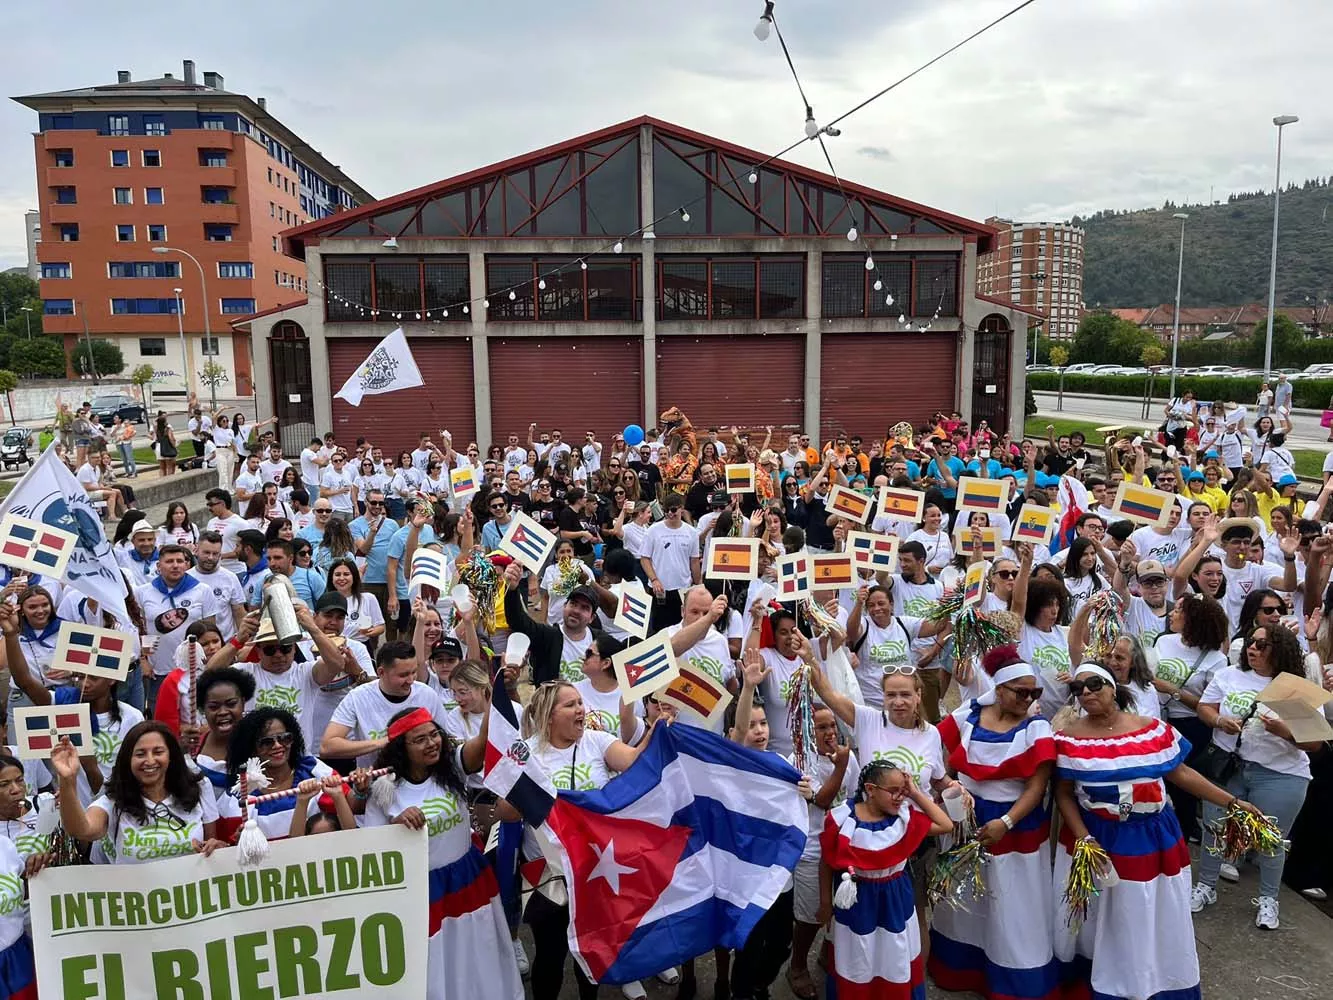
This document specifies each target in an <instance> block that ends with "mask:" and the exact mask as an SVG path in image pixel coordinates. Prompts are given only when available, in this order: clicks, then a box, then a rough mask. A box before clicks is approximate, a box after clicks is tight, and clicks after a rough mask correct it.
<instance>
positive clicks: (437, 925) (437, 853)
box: [364, 708, 523, 1000]
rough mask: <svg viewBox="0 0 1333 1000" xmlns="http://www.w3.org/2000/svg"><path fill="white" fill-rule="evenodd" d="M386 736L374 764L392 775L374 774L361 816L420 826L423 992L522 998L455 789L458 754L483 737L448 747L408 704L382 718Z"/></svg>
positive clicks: (431, 999) (424, 715)
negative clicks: (425, 894) (426, 904)
mask: <svg viewBox="0 0 1333 1000" xmlns="http://www.w3.org/2000/svg"><path fill="white" fill-rule="evenodd" d="M388 738H389V742H388V745H387V746H385V748H384V749H383V750H382V751H380V755H379V759H378V760H376V762H375V764H376V766H377V767H388V768H391V769H392V773H391V774H386V775H384V776H382V777H380V778H378V779H376V781H375V784H374V786H373V787H372V789H371V793H370V801H369V802H367V803H366V813H365V821H364V822H365V825H366V826H388V825H389V824H390V823H400V824H402V825H403V826H406V827H409V828H410V829H413V830H420V829H422V828H424V829H425V830H426V834H427V838H428V839H427V850H428V852H429V859H428V864H429V866H430V876H429V878H430V885H429V895H430V923H429V927H428V928H427V933H428V935H429V938H430V939H429V941H428V942H427V948H428V949H429V950H428V953H427V954H428V956H429V957H428V963H427V974H426V997H427V998H428V1000H455V998H458V1000H462V998H466V1000H522V998H523V980H522V979H521V978H520V977H519V974H518V964H517V962H516V960H515V958H514V946H513V944H512V943H511V942H510V938H509V925H508V924H507V923H506V922H505V914H504V907H503V906H502V905H501V903H500V890H499V885H498V884H497V882H496V880H495V872H494V870H493V869H492V868H491V867H490V865H488V864H487V863H486V859H485V858H484V857H483V856H482V854H481V852H480V851H479V850H477V848H476V845H475V844H474V843H473V841H472V823H471V817H470V815H469V813H468V807H467V796H466V795H465V793H464V788H463V756H464V754H468V753H470V752H472V751H475V752H476V754H478V755H480V753H481V752H482V748H483V747H484V745H485V736H484V735H482V736H481V739H480V741H469V744H468V748H467V749H465V750H458V749H453V748H451V747H450V745H449V742H448V740H447V738H446V737H445V733H444V730H443V729H441V728H440V727H439V726H438V725H436V724H435V721H434V720H433V719H432V717H431V714H430V712H428V711H427V710H426V709H424V708H413V709H404V710H403V711H401V712H399V713H398V714H396V715H395V716H394V717H393V718H392V719H390V720H389V728H388ZM474 743H475V746H474V745H473V744H474ZM476 763H477V764H479V763H480V761H479V760H478V761H477V762H476ZM474 766H476V765H475V764H474Z"/></svg>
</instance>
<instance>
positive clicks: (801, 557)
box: [778, 552, 813, 604]
mask: <svg viewBox="0 0 1333 1000" xmlns="http://www.w3.org/2000/svg"><path fill="white" fill-rule="evenodd" d="M812 582H813V581H812V577H811V556H810V555H809V554H808V553H805V552H790V553H788V554H787V555H784V556H781V557H779V559H778V600H779V601H781V602H783V603H784V604H785V603H786V602H788V601H803V600H805V599H806V598H807V597H809V596H810V591H811V589H812Z"/></svg>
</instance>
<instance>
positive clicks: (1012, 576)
mask: <svg viewBox="0 0 1333 1000" xmlns="http://www.w3.org/2000/svg"><path fill="white" fill-rule="evenodd" d="M995 575H996V576H998V577H999V578H1000V579H1001V580H1017V579H1018V570H1016V569H997V570H996V571H995Z"/></svg>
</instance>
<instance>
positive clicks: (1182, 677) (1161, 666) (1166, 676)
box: [1157, 656, 1190, 687]
mask: <svg viewBox="0 0 1333 1000" xmlns="http://www.w3.org/2000/svg"><path fill="white" fill-rule="evenodd" d="M1189 675H1190V668H1189V666H1188V664H1186V663H1185V661H1184V660H1178V659H1176V658H1175V657H1174V656H1171V657H1167V658H1166V659H1162V660H1158V661H1157V676H1158V677H1159V678H1160V679H1161V680H1164V681H1166V682H1167V683H1168V684H1174V685H1176V686H1177V687H1179V686H1180V685H1181V684H1184V683H1185V681H1186V680H1187V679H1188V678H1189Z"/></svg>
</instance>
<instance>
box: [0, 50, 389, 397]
mask: <svg viewBox="0 0 1333 1000" xmlns="http://www.w3.org/2000/svg"><path fill="white" fill-rule="evenodd" d="M15 100H16V101H18V103H20V104H23V105H24V106H25V107H28V108H31V109H32V110H34V111H36V112H37V113H38V120H39V127H38V131H37V133H36V134H35V136H34V145H35V148H36V165H37V192H38V203H39V211H40V224H41V233H42V240H41V242H40V243H39V244H38V248H37V259H38V261H39V264H40V279H39V280H40V286H41V294H42V298H43V311H44V313H45V315H44V316H43V322H44V328H45V330H46V331H47V332H48V333H52V334H60V335H63V336H64V339H65V348H66V354H67V356H68V355H70V352H71V351H72V350H73V348H74V346H75V343H76V341H77V340H78V339H79V338H81V337H83V336H85V334H87V335H91V336H92V337H94V338H103V339H106V340H110V341H112V342H113V343H115V344H117V346H119V347H120V349H121V352H122V354H123V356H124V359H125V372H126V373H128V372H130V371H131V370H133V369H134V368H136V367H138V366H139V365H142V364H151V365H152V366H153V367H154V370H155V372H156V377H155V380H154V391H155V392H156V393H158V394H162V395H168V396H173V395H182V394H184V393H185V392H187V391H189V390H191V389H192V390H195V391H197V392H198V393H199V395H200V397H201V398H205V397H206V396H207V387H206V386H205V385H203V384H202V381H201V379H200V371H201V369H202V368H203V367H204V365H205V364H206V363H207V362H208V361H213V362H215V363H216V364H218V365H220V366H221V367H222V369H223V370H224V371H225V373H226V380H225V381H224V382H223V383H222V384H221V385H220V386H219V387H218V395H220V396H248V395H250V394H252V392H253V391H254V389H253V378H252V369H253V360H252V358H253V355H252V349H251V344H250V340H249V337H248V335H246V334H245V333H244V332H241V333H237V332H235V331H234V330H233V327H232V326H231V321H232V320H235V319H236V318H237V317H238V316H241V315H249V314H251V313H254V312H258V311H262V310H265V309H271V308H274V307H277V306H281V305H283V304H285V303H289V302H293V301H295V300H298V299H300V298H303V297H304V295H305V293H306V286H305V275H304V273H302V272H303V271H304V268H302V267H301V266H300V265H299V262H296V261H293V260H292V259H291V258H290V257H288V256H286V255H285V254H284V253H283V252H282V249H281V241H280V240H279V238H278V234H279V233H281V232H282V231H283V230H285V229H289V228H291V227H292V226H296V225H301V224H303V223H306V222H312V221H316V220H318V219H321V218H324V217H326V216H329V215H332V214H334V213H336V212H340V211H344V210H346V209H349V208H353V207H355V206H357V205H359V204H362V203H365V202H367V201H370V200H372V198H371V196H370V195H369V194H367V193H366V192H365V191H364V190H363V189H362V188H361V187H360V186H359V185H357V184H356V183H354V182H353V181H351V180H350V179H349V178H348V177H347V176H346V175H344V174H343V172H342V171H341V170H340V169H339V168H338V167H337V166H335V165H334V164H332V163H330V162H329V161H328V160H326V159H325V158H324V157H323V156H322V155H321V154H320V153H319V152H318V151H316V150H315V149H313V148H312V147H311V146H310V145H309V144H308V143H306V142H305V141H304V140H303V139H301V138H300V137H299V136H297V135H296V134H295V133H294V132H293V131H291V130H290V129H289V128H287V126H285V125H283V124H282V123H281V122H279V121H278V120H277V119H276V118H274V117H272V115H270V114H269V112H268V108H267V102H266V101H265V99H264V98H262V97H261V98H258V99H257V100H252V99H251V98H249V97H246V96H244V95H242V94H235V93H231V92H229V91H227V90H226V89H225V88H224V81H223V78H222V76H221V75H219V74H217V73H212V72H209V73H204V74H203V75H202V79H201V80H200V79H197V78H196V73H195V66H194V63H193V62H192V61H189V60H186V61H185V63H184V72H183V73H182V76H181V77H180V78H176V77H174V76H173V75H172V74H170V73H168V74H165V75H163V76H162V77H160V78H157V79H153V80H138V81H136V80H132V79H131V78H130V73H129V72H128V71H126V70H121V71H119V73H118V79H117V82H116V83H114V84H105V85H101V86H92V87H86V88H82V89H79V90H70V91H59V92H54V93H47V94H35V95H30V96H26V97H18V98H15ZM187 255H188V256H187ZM192 258H193V259H192ZM195 261H197V262H198V266H196V264H195ZM201 271H202V275H201ZM205 317H206V318H205ZM178 322H179V328H178ZM182 329H183V334H184V336H183V337H182V336H181V333H182ZM182 340H183V341H184V344H182ZM78 374H79V373H78V372H74V371H71V372H70V376H71V377H75V376H77V375H78Z"/></svg>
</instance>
